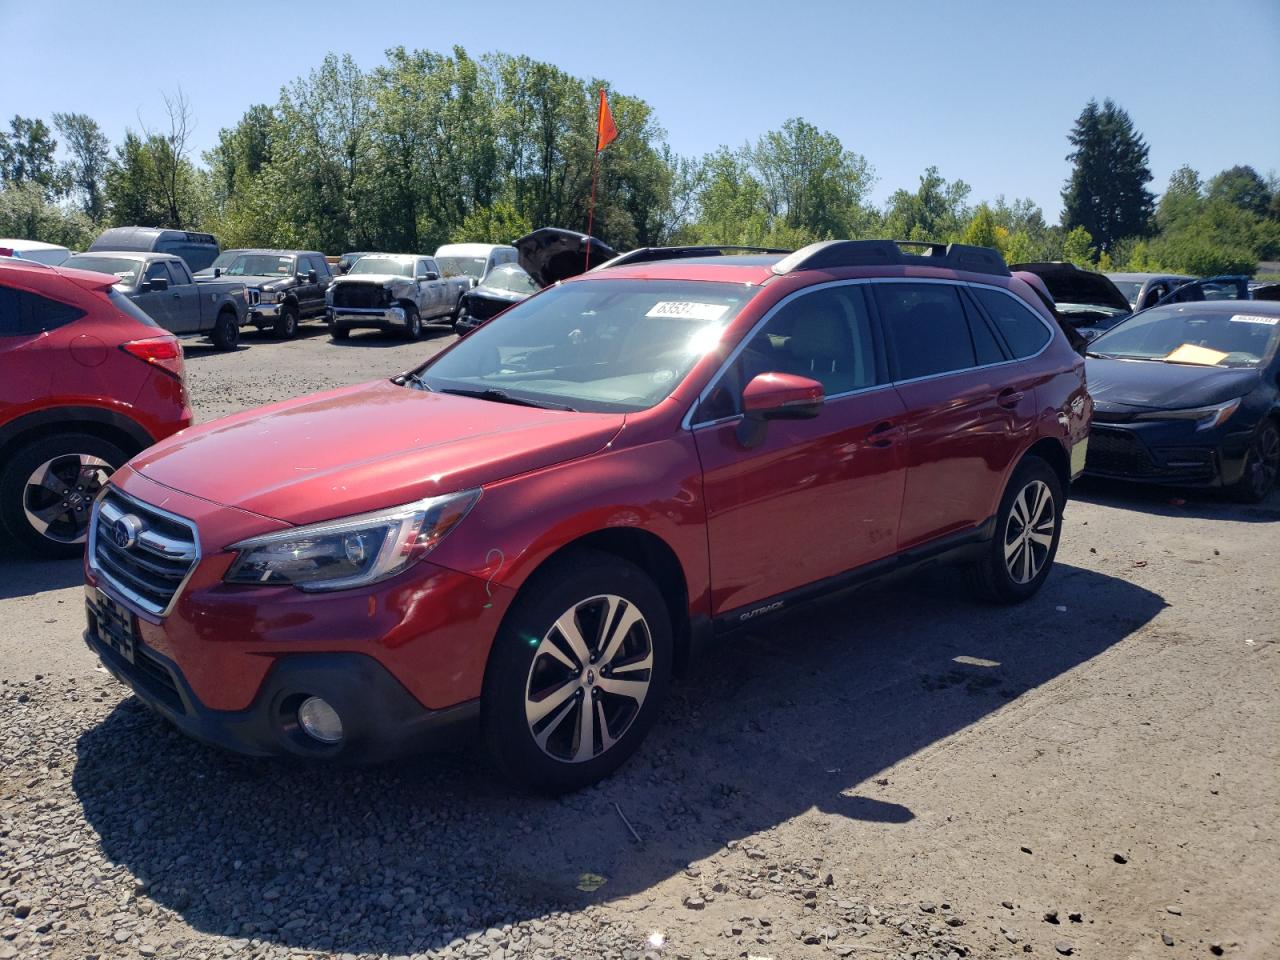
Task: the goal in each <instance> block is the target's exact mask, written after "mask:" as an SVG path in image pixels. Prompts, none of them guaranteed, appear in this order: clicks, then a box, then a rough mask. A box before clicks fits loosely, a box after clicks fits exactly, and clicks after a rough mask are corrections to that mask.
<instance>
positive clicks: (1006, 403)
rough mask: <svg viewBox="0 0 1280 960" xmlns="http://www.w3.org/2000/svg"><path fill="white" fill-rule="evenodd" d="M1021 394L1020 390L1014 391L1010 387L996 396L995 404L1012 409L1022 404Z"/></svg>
mask: <svg viewBox="0 0 1280 960" xmlns="http://www.w3.org/2000/svg"><path fill="white" fill-rule="evenodd" d="M1022 397H1023V393H1022V391H1021V390H1014V389H1013V388H1012V387H1006V388H1005V389H1003V390H1001V391H1000V392H999V393H997V394H996V403H998V404H1000V406H1002V407H1007V408H1009V409H1013V408H1014V407H1016V406H1017V405H1018V404H1019V403H1021V402H1022Z"/></svg>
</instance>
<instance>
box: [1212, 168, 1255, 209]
mask: <svg viewBox="0 0 1280 960" xmlns="http://www.w3.org/2000/svg"><path fill="white" fill-rule="evenodd" d="M1207 195H1208V198H1209V199H1210V200H1225V201H1226V202H1227V203H1229V204H1231V205H1232V206H1235V207H1239V208H1240V209H1241V210H1247V211H1249V212H1250V213H1252V214H1256V215H1257V216H1259V217H1265V216H1267V210H1268V207H1270V205H1271V189H1270V187H1268V185H1267V181H1266V180H1264V179H1262V177H1261V175H1259V173H1258V171H1257V170H1255V169H1253V167H1250V166H1247V165H1246V166H1235V167H1232V168H1230V169H1229V170H1223V171H1222V172H1221V173H1220V174H1218V175H1217V176H1216V177H1214V178H1213V179H1212V180H1210V181H1209V188H1208V191H1207Z"/></svg>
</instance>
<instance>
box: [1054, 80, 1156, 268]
mask: <svg viewBox="0 0 1280 960" xmlns="http://www.w3.org/2000/svg"><path fill="white" fill-rule="evenodd" d="M1067 139H1068V140H1069V141H1070V142H1071V145H1072V146H1073V147H1075V149H1074V150H1073V151H1072V152H1071V153H1069V154H1068V155H1067V159H1068V160H1070V161H1071V162H1072V163H1073V164H1074V165H1075V166H1074V169H1073V170H1072V171H1071V177H1070V179H1069V180H1068V181H1067V186H1066V189H1064V190H1063V191H1062V201H1063V210H1062V225H1063V226H1064V227H1066V228H1067V229H1068V230H1071V229H1073V228H1075V227H1084V228H1085V230H1087V231H1088V232H1089V234H1090V236H1091V237H1092V238H1093V242H1094V243H1095V244H1096V245H1097V246H1098V248H1099V250H1102V251H1107V250H1110V249H1111V248H1112V247H1114V246H1115V244H1116V243H1117V242H1118V241H1120V240H1122V239H1124V238H1125V237H1129V236H1134V235H1139V234H1144V233H1146V232H1147V230H1148V228H1149V226H1150V222H1151V213H1152V207H1153V203H1154V200H1155V198H1154V197H1153V196H1152V194H1151V192H1150V191H1149V190H1147V184H1148V183H1149V182H1150V181H1151V171H1150V170H1149V169H1148V168H1147V155H1148V152H1149V149H1148V147H1147V144H1146V142H1145V141H1144V140H1143V139H1142V135H1141V134H1139V133H1138V131H1137V130H1136V129H1135V128H1134V125H1133V120H1132V119H1130V117H1129V114H1127V113H1126V112H1125V111H1124V110H1122V109H1120V107H1118V106H1116V104H1115V103H1114V102H1112V101H1111V100H1110V99H1108V100H1104V101H1103V103H1102V106H1101V107H1099V106H1098V102H1097V101H1096V100H1090V101H1089V103H1088V104H1087V105H1086V106H1085V108H1084V110H1083V111H1082V112H1081V114H1080V116H1079V117H1078V118H1077V119H1076V123H1075V126H1074V127H1073V128H1072V130H1071V133H1070V134H1068V136H1067Z"/></svg>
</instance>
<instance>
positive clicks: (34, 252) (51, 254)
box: [0, 237, 71, 267]
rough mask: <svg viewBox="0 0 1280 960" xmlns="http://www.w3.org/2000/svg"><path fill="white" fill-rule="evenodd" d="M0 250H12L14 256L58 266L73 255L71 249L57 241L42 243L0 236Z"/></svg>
mask: <svg viewBox="0 0 1280 960" xmlns="http://www.w3.org/2000/svg"><path fill="white" fill-rule="evenodd" d="M0 250H12V251H13V253H12V256H15V257H18V258H19V259H21V260H34V261H35V262H36V263H44V264H48V265H49V266H51V267H56V266H57V265H58V264H60V263H62V261H63V260H65V259H67V257H69V256H71V251H70V250H68V249H67V248H66V247H60V246H58V245H57V244H56V243H41V242H40V241H39V240H11V239H9V238H8V237H0Z"/></svg>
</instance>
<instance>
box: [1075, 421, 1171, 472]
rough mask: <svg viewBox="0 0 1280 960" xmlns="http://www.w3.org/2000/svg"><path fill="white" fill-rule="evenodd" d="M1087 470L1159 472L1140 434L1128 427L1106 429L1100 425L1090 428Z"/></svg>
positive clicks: (1086, 461)
mask: <svg viewBox="0 0 1280 960" xmlns="http://www.w3.org/2000/svg"><path fill="white" fill-rule="evenodd" d="M1085 470H1087V471H1089V472H1091V473H1111V474H1120V475H1122V476H1126V477H1147V476H1151V475H1152V474H1154V473H1156V472H1157V471H1156V465H1155V463H1154V462H1153V461H1152V459H1151V455H1150V454H1149V453H1148V452H1147V448H1146V447H1144V446H1143V445H1142V442H1141V441H1140V440H1138V438H1137V437H1134V436H1132V435H1131V434H1130V433H1129V432H1128V431H1126V430H1106V429H1103V428H1100V427H1098V426H1094V427H1093V429H1092V430H1090V431H1089V452H1088V456H1087V459H1086V460H1085Z"/></svg>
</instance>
